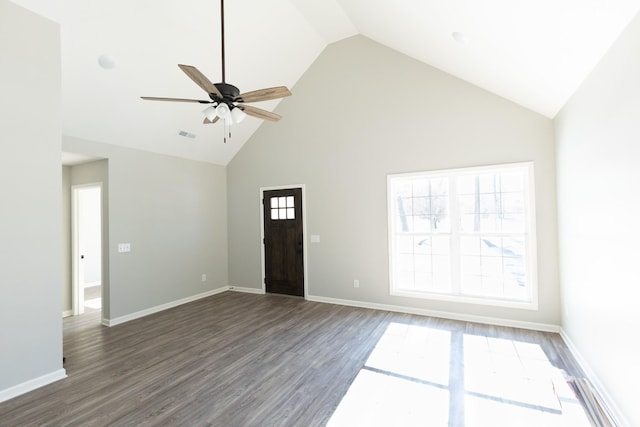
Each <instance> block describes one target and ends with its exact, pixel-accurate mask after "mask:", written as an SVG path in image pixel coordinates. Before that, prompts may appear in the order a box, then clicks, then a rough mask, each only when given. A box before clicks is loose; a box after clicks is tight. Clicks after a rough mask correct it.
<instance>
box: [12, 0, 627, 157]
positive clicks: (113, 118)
mask: <svg viewBox="0 0 640 427" xmlns="http://www.w3.org/2000/svg"><path fill="white" fill-rule="evenodd" d="M12 1H13V2H14V3H16V4H18V5H21V6H23V7H25V8H27V9H30V10H32V11H34V12H36V13H38V14H40V15H43V16H45V17H47V18H49V19H51V20H53V21H56V22H58V23H60V29H61V30H60V31H61V47H62V91H63V93H62V98H63V105H62V121H63V124H62V125H63V133H64V134H65V135H69V136H75V137H79V138H84V139H89V140H94V141H99V142H105V143H109V144H115V145H122V146H127V147H131V148H136V149H141V150H148V151H154V152H159V153H164V154H169V155H174V156H179V157H184V158H190V159H195V160H202V161H206V162H211V163H216V164H221V165H225V164H227V163H228V162H229V161H230V160H231V159H232V158H233V156H234V155H235V153H236V152H237V151H238V150H239V149H240V148H241V147H242V145H243V144H244V142H245V141H247V139H248V138H250V137H251V135H252V134H253V133H254V132H255V130H256V129H257V128H258V127H259V126H278V123H271V122H266V123H263V122H262V121H261V120H258V119H255V118H253V117H249V118H247V119H246V120H245V121H243V122H242V123H241V124H237V125H234V126H232V127H231V133H232V138H231V139H227V142H226V143H224V142H223V132H224V129H223V126H221V124H220V123H218V124H215V125H203V124H202V120H203V115H202V113H201V110H202V109H203V106H202V105H199V104H186V103H169V102H149V101H143V100H141V99H140V96H141V95H145V96H160V97H177V98H199V99H206V94H204V92H203V91H202V90H201V89H200V88H199V87H198V86H196V85H195V84H194V83H193V82H192V81H191V80H190V79H189V78H188V77H187V76H186V75H185V74H184V73H183V72H182V71H181V70H180V69H179V68H178V67H177V64H190V65H194V66H196V67H197V68H198V69H200V70H201V71H202V72H203V73H204V74H205V75H207V76H208V77H209V79H210V80H212V81H213V82H218V81H220V80H221V61H220V54H221V48H220V44H221V43H220V10H219V9H220V2H219V0H180V1H175V0H136V1H131V0H110V1H106V0H102V1H99V0H12ZM639 10H640V0H538V1H530V0H482V1H478V0H446V1H445V0H394V1H393V2H390V1H382V0H322V1H320V0H269V1H265V0H226V2H225V30H226V81H227V82H228V83H232V84H234V85H235V86H238V87H239V88H240V90H241V92H247V91H250V90H255V89H260V88H263V87H271V86H279V85H286V86H288V87H289V88H292V92H293V96H295V84H296V82H297V81H298V79H299V78H300V77H301V76H302V75H303V74H304V72H305V70H307V69H308V67H309V66H310V65H311V64H312V63H313V61H314V60H315V59H316V58H317V56H318V55H320V54H321V53H322V51H323V49H324V48H325V47H326V46H327V45H328V44H331V43H334V42H337V41H339V40H341V39H344V38H346V37H350V36H353V35H356V34H362V35H364V36H366V37H368V38H370V39H372V40H374V41H376V42H379V43H381V44H383V45H385V46H388V47H390V48H392V49H395V50H397V51H399V52H402V53H404V54H406V55H409V56H411V57H413V58H415V59H417V60H419V61H422V62H424V63H426V64H429V65H431V66H434V67H436V68H439V69H441V70H443V71H445V72H447V73H450V74H452V75H454V76H457V77H459V78H461V79H463V80H466V81H468V82H470V83H472V84H475V85H477V86H479V87H482V88H484V89H486V90H488V91H490V92H493V93H495V94H497V95H499V96H502V97H504V98H507V99H510V100H511V101H513V102H515V103H518V104H520V105H522V106H524V107H526V108H529V109H531V110H533V111H536V112H538V113H540V114H542V115H544V116H547V117H550V118H553V117H554V116H555V114H556V113H557V112H558V111H559V110H560V109H561V108H562V106H563V105H564V103H565V102H566V100H567V99H568V98H569V97H570V96H571V95H572V94H573V93H574V91H575V90H576V89H577V87H578V86H579V85H580V83H581V82H582V81H583V80H584V78H585V77H586V76H587V75H588V74H589V72H590V71H591V70H592V69H593V67H594V66H595V65H596V64H597V62H598V61H599V60H600V58H601V57H602V55H603V54H604V53H605V52H606V51H607V49H608V48H609V47H610V46H611V44H612V43H613V42H614V41H615V39H616V38H617V37H618V35H619V34H620V33H621V32H622V30H623V29H624V28H625V27H626V25H627V24H628V23H629V21H631V19H632V18H633V17H634V16H635V15H636V14H637V13H638V11H639ZM101 55H107V56H109V57H111V58H113V59H114V60H115V61H116V66H115V68H112V69H103V68H102V67H101V66H100V65H99V63H98V58H99V57H100V56H101ZM393 79H394V76H389V79H388V80H387V81H383V82H380V85H379V86H377V87H374V88H371V90H374V91H379V92H380V95H381V98H384V96H385V95H388V96H389V97H390V99H393V97H397V96H399V95H398V94H395V93H394V92H393ZM345 96H346V97H348V94H345ZM400 96H410V94H401V95H400ZM278 102H279V101H267V102H262V103H257V104H253V105H255V106H258V107H260V108H264V109H266V110H273V109H274V108H276V107H277V104H278ZM34 114H35V113H34ZM286 119H287V118H286V117H284V118H283V120H286ZM319 119H321V118H319ZM328 125H329V124H328ZM181 131H184V132H186V133H191V134H194V135H195V138H186V137H184V136H180V135H179V134H180V132H181Z"/></svg>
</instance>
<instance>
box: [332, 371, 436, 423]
mask: <svg viewBox="0 0 640 427" xmlns="http://www.w3.org/2000/svg"><path fill="white" fill-rule="evenodd" d="M448 418H449V392H448V391H447V390H444V389H441V388H438V387H434V386H429V385H425V384H421V383H417V382H413V381H410V380H406V379H402V378H397V377H394V376H390V375H386V374H382V373H378V372H373V371H369V370H367V369H362V370H361V371H360V372H359V373H358V376H357V377H356V379H355V380H354V381H353V384H351V387H350V388H349V391H348V392H347V394H346V395H345V396H344V398H343V399H342V402H340V405H339V406H338V409H336V411H335V412H334V414H333V416H332V417H331V420H329V423H328V424H327V426H328V427H343V426H344V427H347V426H349V427H357V426H363V427H364V426H398V427H400V426H407V427H409V426H425V425H428V426H433V427H446V426H447V422H448Z"/></svg>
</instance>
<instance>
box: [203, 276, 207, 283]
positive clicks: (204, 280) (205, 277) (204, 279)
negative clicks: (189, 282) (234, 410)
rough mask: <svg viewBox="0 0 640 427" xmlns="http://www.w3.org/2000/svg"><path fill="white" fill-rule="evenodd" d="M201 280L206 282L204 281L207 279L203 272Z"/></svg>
mask: <svg viewBox="0 0 640 427" xmlns="http://www.w3.org/2000/svg"><path fill="white" fill-rule="evenodd" d="M202 281H203V282H206V281H207V275H206V274H203V275H202Z"/></svg>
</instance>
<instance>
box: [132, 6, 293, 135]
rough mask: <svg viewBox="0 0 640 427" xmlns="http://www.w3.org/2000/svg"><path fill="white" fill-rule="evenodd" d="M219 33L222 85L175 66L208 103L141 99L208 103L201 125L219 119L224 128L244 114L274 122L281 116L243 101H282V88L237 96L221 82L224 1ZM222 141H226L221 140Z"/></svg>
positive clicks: (237, 92)
mask: <svg viewBox="0 0 640 427" xmlns="http://www.w3.org/2000/svg"><path fill="white" fill-rule="evenodd" d="M220 17H221V31H220V32H221V34H222V82H221V83H211V81H210V80H209V79H208V78H207V77H206V76H205V75H204V74H202V72H200V70H198V69H197V68H196V67H194V66H192V65H182V64H178V67H180V69H181V70H182V71H184V73H185V74H186V75H187V76H189V78H191V80H193V81H194V82H195V84H197V85H198V86H200V87H201V88H202V89H203V90H204V91H205V92H206V93H207V94H208V95H209V98H210V99H209V100H201V99H186V98H157V97H152V96H142V97H141V98H142V99H144V100H147V101H172V102H195V103H199V104H208V105H209V106H208V107H207V108H206V109H205V110H204V111H203V113H204V115H205V118H204V122H203V123H204V124H210V123H215V122H217V121H218V120H219V119H222V120H223V121H224V123H225V125H230V124H232V123H239V122H241V121H242V120H243V119H244V118H245V117H246V116H247V115H249V116H253V117H257V118H259V119H263V120H270V121H273V122H277V121H278V120H280V119H281V118H282V117H281V116H280V115H278V114H276V113H272V112H271V111H266V110H263V109H260V108H256V107H253V106H251V105H246V104H245V103H247V102H260V101H268V100H271V99H278V98H284V97H285V96H289V95H291V92H290V91H289V89H287V87H286V86H276V87H271V88H266V89H259V90H254V91H251V92H245V93H240V90H239V89H238V88H237V87H235V86H234V85H232V84H229V83H227V82H226V81H225V51H224V0H220ZM225 141H226V138H225Z"/></svg>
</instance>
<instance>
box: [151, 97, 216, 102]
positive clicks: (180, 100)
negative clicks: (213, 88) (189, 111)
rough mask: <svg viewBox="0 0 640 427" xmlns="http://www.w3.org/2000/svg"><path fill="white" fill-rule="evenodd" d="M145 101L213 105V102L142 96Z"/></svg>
mask: <svg viewBox="0 0 640 427" xmlns="http://www.w3.org/2000/svg"><path fill="white" fill-rule="evenodd" d="M140 98H142V99H144V100H145V101H171V102H197V103H199V104H211V101H203V100H202V99H187V98H157V97H155V96H141V97H140Z"/></svg>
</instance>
